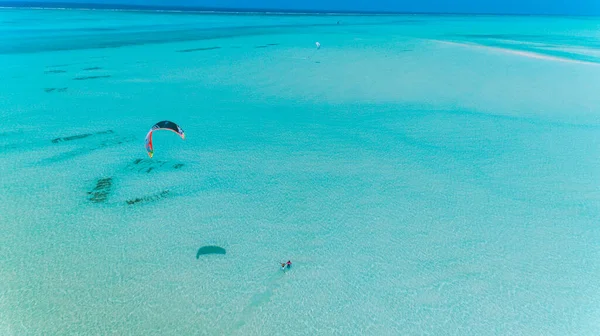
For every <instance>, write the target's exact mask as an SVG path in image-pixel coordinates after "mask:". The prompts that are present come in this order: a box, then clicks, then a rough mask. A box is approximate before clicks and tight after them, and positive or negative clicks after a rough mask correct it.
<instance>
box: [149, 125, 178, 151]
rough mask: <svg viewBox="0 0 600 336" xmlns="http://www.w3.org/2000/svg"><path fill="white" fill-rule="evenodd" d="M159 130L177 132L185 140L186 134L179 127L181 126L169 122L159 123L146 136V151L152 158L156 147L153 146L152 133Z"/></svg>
mask: <svg viewBox="0 0 600 336" xmlns="http://www.w3.org/2000/svg"><path fill="white" fill-rule="evenodd" d="M158 130H167V131H171V132H175V133H177V134H179V136H180V137H181V138H182V139H185V133H184V132H183V130H182V129H181V127H179V125H177V124H176V123H174V122H172V121H168V120H164V121H160V122H157V123H156V124H154V126H152V128H151V129H150V131H149V132H148V134H147V135H146V150H147V151H148V156H150V157H152V156H153V155H154V147H153V146H152V132H154V131H158Z"/></svg>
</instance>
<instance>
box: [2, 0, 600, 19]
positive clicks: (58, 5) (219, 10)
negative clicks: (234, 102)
mask: <svg viewBox="0 0 600 336" xmlns="http://www.w3.org/2000/svg"><path fill="white" fill-rule="evenodd" d="M0 8H16V9H18V8H29V9H75V10H77V9H79V10H85V9H88V10H89V9H95V10H124V11H125V10H128V11H148V12H157V13H160V12H166V13H204V14H211V13H213V14H224V13H229V14H266V15H277V14H297V15H302V14H304V15H310V14H328V15H335V14H341V15H440V16H443V15H447V16H453V15H456V16H459V15H479V16H562V17H598V16H599V15H585V14H542V13H538V14H532V13H489V12H402V11H377V10H372V11H361V10H330V9H322V10H316V9H278V8H232V7H201V6H168V5H166V6H161V5H128V4H117V3H110V4H109V3H106V4H100V3H80V2H50V3H48V2H41V1H2V2H0Z"/></svg>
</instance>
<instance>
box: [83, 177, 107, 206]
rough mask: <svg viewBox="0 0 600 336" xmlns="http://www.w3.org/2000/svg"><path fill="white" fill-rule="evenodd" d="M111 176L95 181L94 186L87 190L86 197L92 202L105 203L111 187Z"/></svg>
mask: <svg viewBox="0 0 600 336" xmlns="http://www.w3.org/2000/svg"><path fill="white" fill-rule="evenodd" d="M112 184H113V180H112V177H106V178H101V179H98V180H97V181H96V186H95V187H94V189H92V191H89V192H88V195H90V197H89V198H88V199H89V201H90V202H92V203H105V202H106V200H107V199H108V196H109V195H110V191H111V189H112Z"/></svg>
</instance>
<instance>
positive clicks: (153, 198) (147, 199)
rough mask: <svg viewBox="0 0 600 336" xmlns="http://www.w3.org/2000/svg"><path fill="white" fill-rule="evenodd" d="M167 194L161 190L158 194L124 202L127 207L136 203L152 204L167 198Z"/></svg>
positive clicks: (166, 191)
mask: <svg viewBox="0 0 600 336" xmlns="http://www.w3.org/2000/svg"><path fill="white" fill-rule="evenodd" d="M168 194H169V191H168V190H163V191H161V192H160V193H158V194H154V195H148V196H143V197H138V198H133V199H129V200H127V201H125V202H126V203H127V204H128V205H133V204H137V203H146V202H154V201H157V200H159V199H162V198H165V197H167V195H168Z"/></svg>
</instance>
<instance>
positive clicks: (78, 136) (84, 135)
mask: <svg viewBox="0 0 600 336" xmlns="http://www.w3.org/2000/svg"><path fill="white" fill-rule="evenodd" d="M112 133H114V131H113V130H106V131H100V132H96V133H85V134H77V135H71V136H68V137H63V138H55V139H52V143H59V142H64V141H72V140H78V139H84V138H87V137H90V136H93V135H102V134H112Z"/></svg>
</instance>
